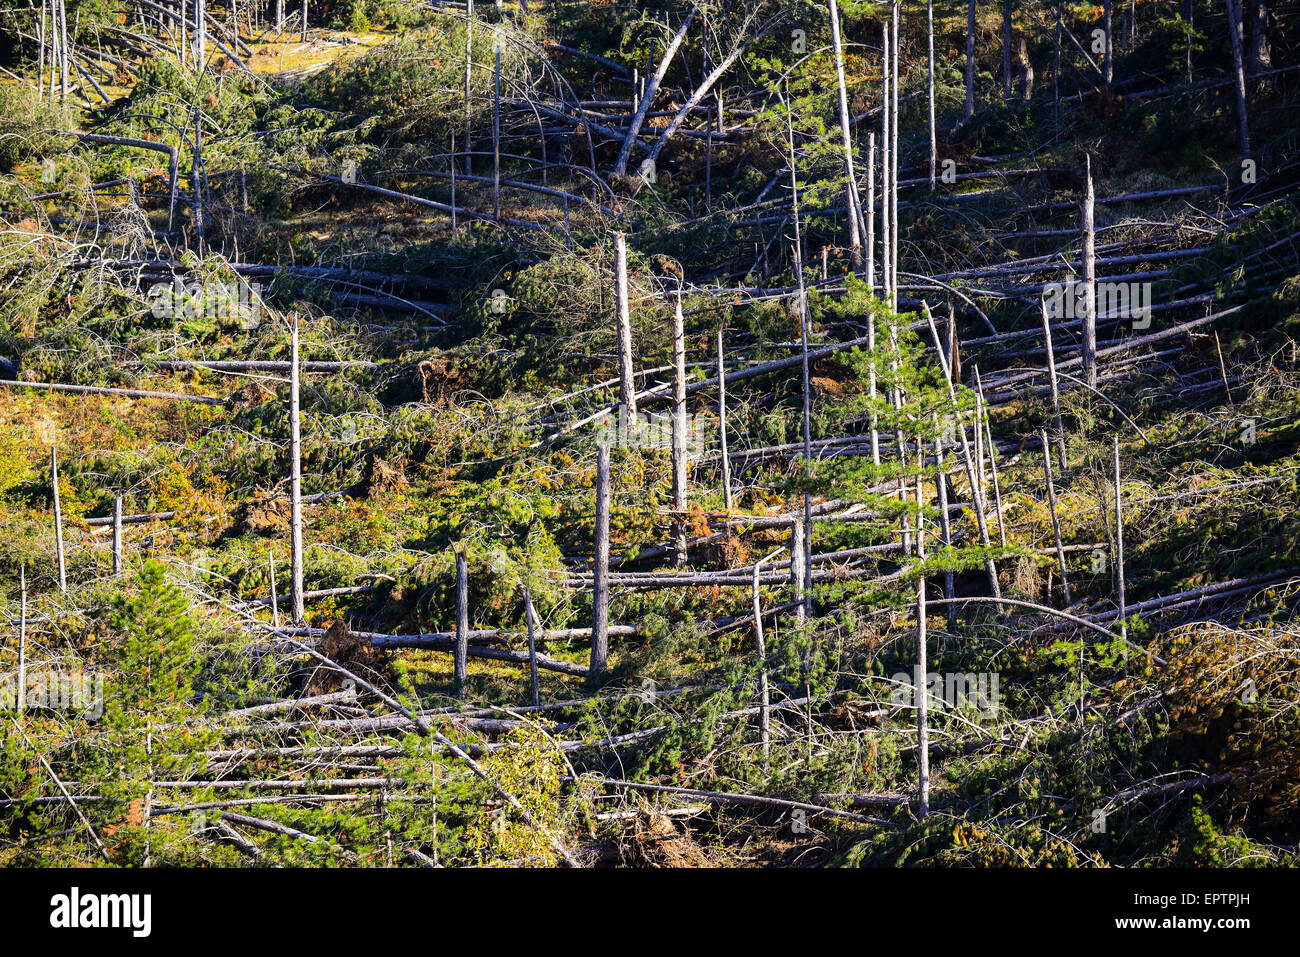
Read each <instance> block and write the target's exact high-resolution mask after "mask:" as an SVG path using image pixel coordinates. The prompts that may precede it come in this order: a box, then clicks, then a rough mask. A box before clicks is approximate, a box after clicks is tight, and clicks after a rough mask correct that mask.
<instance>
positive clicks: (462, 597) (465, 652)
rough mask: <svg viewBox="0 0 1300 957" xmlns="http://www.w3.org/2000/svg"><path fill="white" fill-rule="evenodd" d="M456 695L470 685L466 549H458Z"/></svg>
mask: <svg viewBox="0 0 1300 957" xmlns="http://www.w3.org/2000/svg"><path fill="white" fill-rule="evenodd" d="M453 667H454V671H455V680H456V694H458V695H463V694H464V693H465V688H466V686H467V685H468V684H469V560H468V559H467V558H466V557H465V550H464V548H463V547H462V548H458V549H456V655H455V662H454V666H453Z"/></svg>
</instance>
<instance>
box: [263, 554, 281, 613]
mask: <svg viewBox="0 0 1300 957" xmlns="http://www.w3.org/2000/svg"><path fill="white" fill-rule="evenodd" d="M266 563H267V569H268V574H269V575H270V579H271V624H272V625H273V626H274V627H276V628H277V629H278V628H279V627H280V594H279V592H277V591H276V586H275V549H273V548H271V549H267V552H266Z"/></svg>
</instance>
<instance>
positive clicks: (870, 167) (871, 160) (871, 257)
mask: <svg viewBox="0 0 1300 957" xmlns="http://www.w3.org/2000/svg"><path fill="white" fill-rule="evenodd" d="M866 212H867V215H866V221H867V241H866V247H867V265H866V276H865V278H866V282H867V291H868V292H870V293H871V294H872V295H873V296H874V295H875V294H876V131H875V130H872V131H871V132H869V133H868V134H867V210H866ZM872 379H873V382H874V373H873V374H872ZM871 394H872V395H873V396H874V395H875V392H874V391H873V392H872V393H871Z"/></svg>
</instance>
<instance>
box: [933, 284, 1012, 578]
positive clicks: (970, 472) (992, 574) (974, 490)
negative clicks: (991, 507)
mask: <svg viewBox="0 0 1300 957" xmlns="http://www.w3.org/2000/svg"><path fill="white" fill-rule="evenodd" d="M921 311H922V312H923V313H924V314H925V321H926V324H927V325H928V326H929V327H930V338H931V339H932V340H933V342H934V348H935V351H937V352H938V353H939V361H940V363H941V364H942V366H943V374H944V378H945V380H946V382H947V385H948V399H949V401H950V402H952V407H953V412H954V414H955V413H956V410H957V408H958V403H957V390H956V388H955V387H954V386H953V383H952V376H951V374H950V371H949V368H948V360H947V359H946V358H944V355H943V347H942V346H941V345H940V344H939V330H938V329H937V328H935V325H934V316H932V315H931V314H930V307H929V305H928V304H927V303H925V302H922V303H921ZM956 425H957V430H956V431H957V438H958V439H959V440H960V442H961V457H962V464H963V465H965V466H966V478H967V480H968V481H969V482H970V487H971V505H972V506H973V507H974V509H975V524H976V527H977V528H978V529H979V534H980V545H981V546H982V547H983V548H984V550H985V555H984V570H985V572H987V573H988V577H989V589H990V590H991V591H992V592H993V597H994V598H1001V597H1002V586H1001V585H999V584H998V569H997V565H995V564H994V562H993V557H992V556H991V555H989V554H988V552H989V551H991V550H992V548H993V544H992V542H991V541H990V540H989V526H988V522H987V521H986V520H985V518H984V501H983V497H982V496H981V495H980V494H979V492H978V489H979V485H978V483H977V482H976V480H975V462H974V461H973V459H972V458H971V450H970V442H969V441H968V440H967V438H966V429H965V428H964V427H963V426H962V423H961V419H960V417H958V418H957V419H956ZM976 425H977V426H978V420H977V422H976Z"/></svg>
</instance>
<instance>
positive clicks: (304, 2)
mask: <svg viewBox="0 0 1300 957" xmlns="http://www.w3.org/2000/svg"><path fill="white" fill-rule="evenodd" d="M302 42H303V43H306V42H307V0H302Z"/></svg>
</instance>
